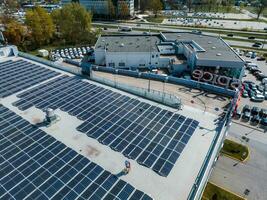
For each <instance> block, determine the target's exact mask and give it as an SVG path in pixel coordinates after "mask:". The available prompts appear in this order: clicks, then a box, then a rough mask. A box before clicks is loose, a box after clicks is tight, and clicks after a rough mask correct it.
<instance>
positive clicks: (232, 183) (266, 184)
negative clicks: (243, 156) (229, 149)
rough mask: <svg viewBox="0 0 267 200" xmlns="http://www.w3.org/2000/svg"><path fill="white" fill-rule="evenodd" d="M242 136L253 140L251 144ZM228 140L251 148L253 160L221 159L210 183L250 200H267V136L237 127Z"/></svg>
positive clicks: (230, 133) (250, 157) (233, 129)
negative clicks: (246, 192)
mask: <svg viewBox="0 0 267 200" xmlns="http://www.w3.org/2000/svg"><path fill="white" fill-rule="evenodd" d="M242 136H245V137H247V138H249V141H248V142H246V141H244V140H243V139H242ZM228 138H229V139H232V140H235V141H237V142H239V143H242V144H244V145H247V146H248V147H249V149H250V156H249V159H248V161H247V162H244V163H242V162H237V161H236V160H232V159H230V158H228V157H225V156H220V157H219V159H218V161H217V163H216V165H215V168H214V170H213V172H212V175H211V178H210V181H211V182H213V183H216V184H217V185H220V186H222V187H224V188H226V189H228V190H230V191H232V192H235V193H236V194H239V195H241V196H244V197H246V198H247V199H249V200H266V199H267V148H266V147H267V133H263V132H260V131H257V130H254V129H251V128H248V127H244V126H241V125H239V124H234V123H233V124H232V126H231V128H230V131H229V135H228ZM246 189H248V190H249V191H250V192H249V195H248V196H245V195H244V191H245V190H246Z"/></svg>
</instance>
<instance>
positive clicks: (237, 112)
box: [234, 109, 241, 119]
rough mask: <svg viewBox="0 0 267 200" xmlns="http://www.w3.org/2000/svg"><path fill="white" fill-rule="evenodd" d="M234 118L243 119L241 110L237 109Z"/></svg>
mask: <svg viewBox="0 0 267 200" xmlns="http://www.w3.org/2000/svg"><path fill="white" fill-rule="evenodd" d="M234 116H235V118H236V119H240V117H241V110H240V109H237V110H236V112H235V115H234Z"/></svg>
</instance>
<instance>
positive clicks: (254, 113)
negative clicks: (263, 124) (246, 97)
mask: <svg viewBox="0 0 267 200" xmlns="http://www.w3.org/2000/svg"><path fill="white" fill-rule="evenodd" d="M259 113H260V108H259V107H257V106H254V107H253V108H252V109H251V114H252V115H258V114H259Z"/></svg>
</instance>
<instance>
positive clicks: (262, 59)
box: [257, 57, 265, 61]
mask: <svg viewBox="0 0 267 200" xmlns="http://www.w3.org/2000/svg"><path fill="white" fill-rule="evenodd" d="M264 60H265V58H264V57H258V58H257V61H264Z"/></svg>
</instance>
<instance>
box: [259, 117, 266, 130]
mask: <svg viewBox="0 0 267 200" xmlns="http://www.w3.org/2000/svg"><path fill="white" fill-rule="evenodd" d="M260 124H261V125H262V126H264V127H265V128H266V127H267V118H266V117H264V118H261V122H260Z"/></svg>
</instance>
